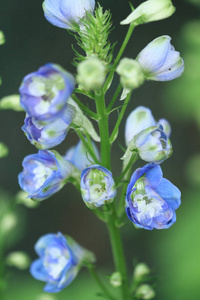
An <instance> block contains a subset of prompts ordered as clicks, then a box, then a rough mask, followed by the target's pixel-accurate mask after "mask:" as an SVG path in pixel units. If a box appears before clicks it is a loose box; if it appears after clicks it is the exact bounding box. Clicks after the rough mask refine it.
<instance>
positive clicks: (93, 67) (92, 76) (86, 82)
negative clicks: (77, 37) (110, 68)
mask: <svg viewBox="0 0 200 300" xmlns="http://www.w3.org/2000/svg"><path fill="white" fill-rule="evenodd" d="M105 77H106V67H105V64H104V63H103V62H102V61H101V60H99V59H98V58H97V57H95V56H94V57H89V58H87V59H85V60H84V61H82V62H80V63H79V65H78V68H77V81H78V83H79V84H80V85H81V87H82V88H83V89H85V90H98V89H100V88H101V87H102V85H103V83H104V81H105Z"/></svg>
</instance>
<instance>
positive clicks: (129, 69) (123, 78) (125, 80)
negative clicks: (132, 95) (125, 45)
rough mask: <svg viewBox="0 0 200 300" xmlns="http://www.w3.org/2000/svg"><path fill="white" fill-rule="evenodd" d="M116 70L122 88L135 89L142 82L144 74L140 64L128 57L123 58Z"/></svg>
mask: <svg viewBox="0 0 200 300" xmlns="http://www.w3.org/2000/svg"><path fill="white" fill-rule="evenodd" d="M116 72H117V73H118V74H119V75H120V82H121V84H122V86H123V87H124V88H127V89H136V88H138V87H139V86H140V85H142V84H143V83H144V80H145V76H144V73H143V70H142V68H141V66H140V64H139V63H138V62H137V61H136V60H134V59H129V58H123V59H122V60H121V61H120V63H119V65H118V67H117V69H116Z"/></svg>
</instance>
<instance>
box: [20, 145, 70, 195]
mask: <svg viewBox="0 0 200 300" xmlns="http://www.w3.org/2000/svg"><path fill="white" fill-rule="evenodd" d="M22 165H23V168H24V169H23V172H21V173H20V174H19V176H18V179H19V185H20V187H21V188H22V189H23V190H24V191H25V192H27V193H28V198H32V199H35V200H40V201H41V200H44V199H47V198H49V197H50V196H51V195H53V194H55V193H56V192H58V191H59V190H60V189H61V188H62V187H63V186H64V185H65V184H66V183H67V181H68V178H69V177H70V176H71V175H72V174H73V171H74V169H75V167H74V166H73V165H72V164H71V163H70V162H68V161H66V160H65V159H64V158H62V156H60V155H59V154H58V152H56V151H48V150H39V151H38V153H37V154H31V155H28V156H26V157H25V158H24V160H23V163H22Z"/></svg>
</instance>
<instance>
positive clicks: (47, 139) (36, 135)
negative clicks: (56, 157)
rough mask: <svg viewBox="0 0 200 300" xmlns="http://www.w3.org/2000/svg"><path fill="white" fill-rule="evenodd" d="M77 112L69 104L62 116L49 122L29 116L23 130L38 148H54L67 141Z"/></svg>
mask: <svg viewBox="0 0 200 300" xmlns="http://www.w3.org/2000/svg"><path fill="white" fill-rule="evenodd" d="M75 112H76V109H75V108H74V107H73V106H71V105H69V104H67V106H66V108H65V109H64V110H63V112H62V114H60V115H59V116H58V117H57V118H55V119H53V120H50V121H49V122H42V121H38V120H37V119H36V118H34V117H30V116H27V117H26V118H25V120H24V123H25V124H24V126H23V127H22V130H23V131H24V132H25V134H26V136H27V138H28V139H29V141H30V142H31V144H33V145H34V146H35V147H36V148H38V149H50V148H53V147H55V146H57V145H59V144H60V143H62V141H63V140H64V139H65V137H66V135H67V132H68V130H69V127H70V124H71V123H72V121H73V118H74V116H75Z"/></svg>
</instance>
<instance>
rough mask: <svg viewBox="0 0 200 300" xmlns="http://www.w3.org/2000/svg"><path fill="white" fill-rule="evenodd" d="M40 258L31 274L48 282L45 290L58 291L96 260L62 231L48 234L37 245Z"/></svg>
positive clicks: (33, 264)
mask: <svg viewBox="0 0 200 300" xmlns="http://www.w3.org/2000/svg"><path fill="white" fill-rule="evenodd" d="M35 251H36V253H37V254H38V256H39V259H37V260H35V261H34V262H33V263H32V264H31V267H30V272H31V275H32V276H33V277H34V278H35V279H37V280H41V281H44V282H46V286H45V287H44V291H45V292H49V293H57V292H59V291H61V290H62V289H63V288H65V287H66V286H68V285H69V284H70V283H71V282H72V281H73V280H74V278H75V277H76V275H77V273H78V272H79V270H80V268H81V267H82V266H83V265H84V263H87V262H91V263H92V262H94V260H95V259H94V255H93V254H92V253H91V252H89V251H87V250H85V249H84V248H82V247H81V246H79V244H77V243H76V242H75V241H74V240H73V239H72V238H71V237H69V236H66V237H64V236H63V235H62V234H61V233H57V234H46V235H44V236H42V237H41V238H40V239H39V240H38V241H37V243H36V245H35Z"/></svg>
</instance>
